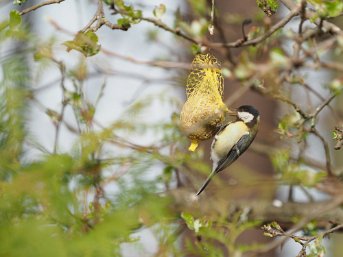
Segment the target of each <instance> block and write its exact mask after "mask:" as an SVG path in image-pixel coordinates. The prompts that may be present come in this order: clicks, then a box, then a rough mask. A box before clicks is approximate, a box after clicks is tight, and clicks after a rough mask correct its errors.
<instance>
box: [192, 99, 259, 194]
mask: <svg viewBox="0 0 343 257" xmlns="http://www.w3.org/2000/svg"><path fill="white" fill-rule="evenodd" d="M235 116H236V117H237V118H236V120H235V121H233V122H229V123H228V124H226V125H224V126H222V127H221V128H220V129H219V131H218V132H217V134H216V135H215V136H214V140H213V142H212V145H211V159H212V161H213V168H212V172H211V174H210V175H209V176H208V178H207V179H206V181H205V183H204V184H203V185H202V187H201V188H200V189H199V191H198V192H197V193H196V195H197V196H198V195H200V194H201V192H202V191H203V190H204V189H205V188H206V186H207V185H208V183H210V181H211V179H212V177H213V176H214V175H216V174H217V173H218V172H220V171H222V170H223V169H225V168H226V167H228V166H229V165H231V164H232V163H233V162H234V161H235V160H237V159H238V157H239V156H240V155H241V154H243V153H244V151H245V150H247V149H248V147H249V146H250V144H251V143H252V141H254V139H255V136H256V134H257V131H258V124H259V121H260V114H259V112H258V111H257V110H256V109H255V108H254V107H253V106H250V105H243V106H240V107H239V108H238V109H237V111H236V113H235Z"/></svg>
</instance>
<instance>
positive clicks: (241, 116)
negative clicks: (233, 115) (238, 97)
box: [237, 105, 260, 126]
mask: <svg viewBox="0 0 343 257" xmlns="http://www.w3.org/2000/svg"><path fill="white" fill-rule="evenodd" d="M237 118H238V120H241V121H243V122H244V123H245V124H247V125H248V126H254V125H255V124H256V123H258V122H259V120H260V113H259V112H258V110H256V109H255V107H253V106H251V105H242V106H240V107H238V109H237Z"/></svg>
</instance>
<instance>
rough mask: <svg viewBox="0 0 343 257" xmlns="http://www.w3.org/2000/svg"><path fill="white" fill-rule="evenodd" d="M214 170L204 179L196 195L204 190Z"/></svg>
mask: <svg viewBox="0 0 343 257" xmlns="http://www.w3.org/2000/svg"><path fill="white" fill-rule="evenodd" d="M215 174H216V173H215V172H212V173H211V174H210V175H209V176H208V178H207V179H206V181H205V182H204V184H203V185H202V186H201V187H200V189H199V191H198V192H197V193H196V196H198V195H200V194H201V192H202V191H204V189H205V188H206V187H207V185H208V183H210V181H211V179H212V177H213V176H214V175H215Z"/></svg>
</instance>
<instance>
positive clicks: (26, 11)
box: [19, 0, 65, 15]
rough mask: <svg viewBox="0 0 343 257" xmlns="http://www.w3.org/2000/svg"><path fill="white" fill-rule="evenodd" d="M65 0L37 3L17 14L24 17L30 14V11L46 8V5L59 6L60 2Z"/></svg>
mask: <svg viewBox="0 0 343 257" xmlns="http://www.w3.org/2000/svg"><path fill="white" fill-rule="evenodd" d="M64 1H65V0H49V1H46V2H43V3H39V4H36V5H34V6H31V7H29V8H27V9H24V10H22V11H20V12H19V14H20V15H24V14H27V13H29V12H32V11H35V10H37V9H39V8H41V7H43V6H46V5H50V4H59V3H61V2H64Z"/></svg>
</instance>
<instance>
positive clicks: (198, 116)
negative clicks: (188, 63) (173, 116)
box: [180, 54, 229, 151]
mask: <svg viewBox="0 0 343 257" xmlns="http://www.w3.org/2000/svg"><path fill="white" fill-rule="evenodd" d="M223 90H224V78H223V76H222V74H221V70H220V64H219V62H218V61H217V59H216V58H215V57H214V56H212V55H210V54H198V55H196V56H195V58H194V60H193V62H192V70H191V72H190V74H189V76H188V79H187V85H186V95H187V101H186V102H185V104H184V105H183V108H182V110H181V115H180V121H181V122H180V123H181V130H182V131H183V132H184V133H185V134H186V135H187V137H188V138H189V139H190V140H191V145H190V147H189V150H190V151H194V150H195V149H196V148H197V146H198V143H199V141H202V140H206V139H209V138H211V137H213V136H214V134H215V133H216V130H217V127H219V126H220V125H222V124H223V122H224V121H225V118H226V114H227V113H228V112H229V110H228V108H227V106H226V105H225V104H224V102H223V99H222V96H223Z"/></svg>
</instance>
